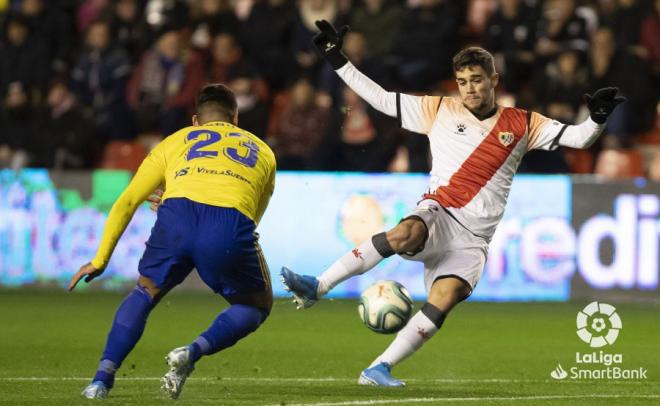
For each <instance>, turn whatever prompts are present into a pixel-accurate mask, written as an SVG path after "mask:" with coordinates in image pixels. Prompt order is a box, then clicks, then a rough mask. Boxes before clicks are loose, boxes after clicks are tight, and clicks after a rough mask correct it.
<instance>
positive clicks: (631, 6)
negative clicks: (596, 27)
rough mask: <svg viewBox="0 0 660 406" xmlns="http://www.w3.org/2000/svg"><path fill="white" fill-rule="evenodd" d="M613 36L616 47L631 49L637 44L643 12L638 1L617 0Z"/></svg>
mask: <svg viewBox="0 0 660 406" xmlns="http://www.w3.org/2000/svg"><path fill="white" fill-rule="evenodd" d="M617 3H618V6H619V7H618V10H617V13H616V24H614V26H613V29H614V36H615V38H616V44H617V46H618V47H620V48H623V47H632V46H636V45H637V44H639V34H640V31H641V30H640V28H641V26H642V20H643V19H644V11H643V8H642V6H641V5H640V2H639V1H638V0H618V1H617Z"/></svg>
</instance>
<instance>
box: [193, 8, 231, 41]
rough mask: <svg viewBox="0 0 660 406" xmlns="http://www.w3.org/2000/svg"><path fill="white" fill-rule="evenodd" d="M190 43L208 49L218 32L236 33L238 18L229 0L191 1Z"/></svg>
mask: <svg viewBox="0 0 660 406" xmlns="http://www.w3.org/2000/svg"><path fill="white" fill-rule="evenodd" d="M192 13H193V16H192V24H191V27H192V36H191V38H190V41H191V44H192V45H193V46H194V47H196V48H199V49H208V48H209V46H210V45H211V40H212V39H213V37H215V36H216V35H218V34H219V33H229V34H232V35H233V36H236V35H238V25H239V22H238V18H236V15H235V14H234V11H233V10H232V9H231V6H230V4H229V0H199V1H197V2H194V3H193V9H192Z"/></svg>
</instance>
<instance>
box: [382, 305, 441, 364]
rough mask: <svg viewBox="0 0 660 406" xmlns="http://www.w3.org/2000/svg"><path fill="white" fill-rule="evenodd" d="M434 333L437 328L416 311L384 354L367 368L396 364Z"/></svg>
mask: <svg viewBox="0 0 660 406" xmlns="http://www.w3.org/2000/svg"><path fill="white" fill-rule="evenodd" d="M436 331H438V327H437V326H436V325H435V324H434V323H433V322H432V321H431V320H429V318H428V317H426V315H425V314H424V313H422V311H421V310H420V311H418V312H417V313H415V315H414V316H413V317H412V318H411V319H410V321H408V324H406V326H405V327H404V328H403V329H401V331H399V333H398V334H397V335H396V338H395V339H394V341H392V344H390V346H389V347H387V349H386V350H385V352H384V353H382V354H381V355H380V356H379V357H378V358H376V359H375V360H374V362H372V363H371V365H369V368H371V367H373V366H375V365H378V364H380V363H381V362H386V363H388V364H390V366H394V365H396V364H398V363H399V362H401V361H403V360H404V359H405V358H406V357H408V356H410V355H412V354H413V353H414V352H415V351H417V350H419V349H420V348H421V347H422V344H424V343H425V342H426V341H428V340H429V339H430V338H431V337H433V335H434V334H435V332H436Z"/></svg>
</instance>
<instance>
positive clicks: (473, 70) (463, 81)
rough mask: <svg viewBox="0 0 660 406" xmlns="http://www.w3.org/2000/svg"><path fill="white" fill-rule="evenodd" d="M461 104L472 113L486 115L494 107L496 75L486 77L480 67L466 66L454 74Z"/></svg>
mask: <svg viewBox="0 0 660 406" xmlns="http://www.w3.org/2000/svg"><path fill="white" fill-rule="evenodd" d="M456 83H458V91H459V93H460V95H461V101H462V102H463V104H464V105H465V106H466V107H467V108H468V109H470V110H471V111H473V112H476V113H487V112H488V111H490V110H491V109H492V108H493V107H494V106H495V101H494V100H495V86H497V74H496V73H495V74H493V75H492V76H488V74H487V73H486V71H485V70H484V68H482V67H481V66H467V67H465V68H463V70H461V71H458V72H456Z"/></svg>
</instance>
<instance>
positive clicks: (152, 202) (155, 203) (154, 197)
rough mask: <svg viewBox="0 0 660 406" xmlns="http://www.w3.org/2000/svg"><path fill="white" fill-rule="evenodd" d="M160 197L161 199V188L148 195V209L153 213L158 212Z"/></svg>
mask: <svg viewBox="0 0 660 406" xmlns="http://www.w3.org/2000/svg"><path fill="white" fill-rule="evenodd" d="M162 197H163V189H161V188H158V189H156V190H154V192H153V193H152V194H150V195H149V197H147V201H148V202H149V208H150V209H151V210H152V211H154V212H156V211H158V208H159V207H160V202H161V200H162Z"/></svg>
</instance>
